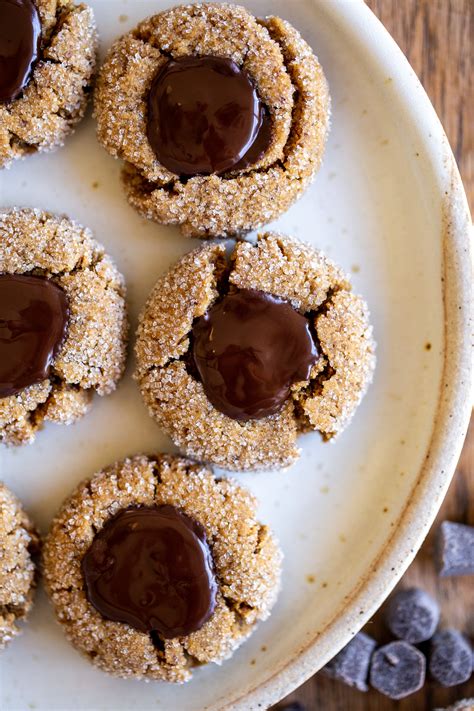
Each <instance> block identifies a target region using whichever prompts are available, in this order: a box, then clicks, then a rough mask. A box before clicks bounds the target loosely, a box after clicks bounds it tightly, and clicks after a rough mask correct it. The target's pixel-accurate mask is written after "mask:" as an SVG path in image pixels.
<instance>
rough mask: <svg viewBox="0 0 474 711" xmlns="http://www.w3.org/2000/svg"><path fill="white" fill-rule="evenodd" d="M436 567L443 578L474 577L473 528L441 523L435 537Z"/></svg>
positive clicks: (461, 524)
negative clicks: (452, 576) (454, 576)
mask: <svg viewBox="0 0 474 711" xmlns="http://www.w3.org/2000/svg"><path fill="white" fill-rule="evenodd" d="M436 567H437V568H438V573H439V575H441V577H443V578H444V577H448V576H450V575H474V526H466V525H465V524H463V523H453V522H452V521H443V523H442V524H441V526H440V527H439V529H438V532H437V537H436Z"/></svg>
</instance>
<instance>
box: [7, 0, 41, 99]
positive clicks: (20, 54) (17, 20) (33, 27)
mask: <svg viewBox="0 0 474 711" xmlns="http://www.w3.org/2000/svg"><path fill="white" fill-rule="evenodd" d="M40 40H41V22H40V18H39V14H38V10H37V9H36V6H35V4H34V2H33V1H32V0H0V103H6V102H8V101H13V100H14V99H16V98H17V97H18V96H20V94H21V92H22V91H23V89H24V88H25V87H26V85H27V84H28V82H29V80H30V78H31V74H32V72H33V67H34V65H35V62H36V61H37V59H38V55H39V50H40Z"/></svg>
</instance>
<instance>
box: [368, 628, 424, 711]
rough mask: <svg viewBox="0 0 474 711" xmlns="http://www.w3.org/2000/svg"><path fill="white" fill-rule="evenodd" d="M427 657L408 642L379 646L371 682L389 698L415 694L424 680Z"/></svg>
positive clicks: (374, 659) (373, 664) (400, 697)
mask: <svg viewBox="0 0 474 711" xmlns="http://www.w3.org/2000/svg"><path fill="white" fill-rule="evenodd" d="M425 670H426V660H425V657H424V655H423V654H422V653H421V652H420V650H419V649H417V648H416V647H413V646H412V645H411V644H409V643H408V642H401V641H400V642H399V641H397V642H390V644H386V645H385V646H384V647H380V648H379V649H377V650H376V651H375V652H374V654H373V656H372V662H371V665H370V684H371V686H373V687H374V689H377V691H380V693H381V694H385V696H388V697H389V698H390V699H403V698H405V696H409V695H410V694H414V693H415V691H418V689H421V687H422V686H423V684H424V683H425Z"/></svg>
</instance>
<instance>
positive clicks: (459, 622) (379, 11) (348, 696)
mask: <svg viewBox="0 0 474 711" xmlns="http://www.w3.org/2000/svg"><path fill="white" fill-rule="evenodd" d="M330 1H331V0H327V2H330ZM367 4H368V5H369V6H370V7H371V9H372V10H373V11H374V12H375V14H376V15H377V16H378V17H379V19H380V20H381V21H382V22H383V24H384V25H385V27H386V28H387V29H388V31H389V32H390V33H391V34H392V35H393V37H394V38H395V39H396V41H397V42H398V44H399V45H400V47H401V48H402V50H403V51H404V52H405V54H406V55H407V57H408V59H409V61H410V63H411V65H412V67H413V68H414V70H415V71H416V73H417V74H418V76H419V77H420V79H421V81H422V83H423V85H424V87H425V89H426V91H427V93H428V95H429V97H430V98H431V101H432V102H433V104H434V107H435V109H436V111H437V112H438V115H439V117H440V118H441V121H442V123H443V125H444V128H445V131H446V133H447V135H448V138H449V140H450V142H451V146H452V148H453V151H454V154H455V156H456V159H457V161H458V165H459V168H460V171H461V175H462V177H463V180H464V184H465V186H466V191H467V194H468V199H469V204H470V207H471V212H472V210H473V207H474V145H473V144H474V131H473V116H472V112H473V98H474V97H473V81H472V76H473V62H472V56H473V55H472V47H471V46H470V38H472V37H473V36H474V32H473V30H474V4H473V2H472V0H367ZM446 518H448V519H450V520H453V521H460V522H464V523H468V524H470V525H474V423H473V422H471V427H470V431H469V434H468V437H467V439H466V443H465V446H464V450H463V453H462V456H461V459H460V461H459V465H458V468H457V471H456V474H455V476H454V479H453V482H452V484H451V487H450V489H449V492H448V495H447V496H446V499H445V501H444V504H443V506H442V508H441V511H440V513H439V515H438V518H437V520H436V522H435V524H434V525H433V528H432V529H431V533H430V535H429V536H428V538H427V540H426V542H425V544H424V545H423V547H422V549H421V550H420V552H419V553H418V555H417V557H416V559H415V561H414V562H413V564H412V565H411V566H410V568H409V570H408V571H407V573H406V574H405V576H404V578H403V580H402V582H401V585H402V586H407V585H418V586H420V587H423V588H425V589H426V590H427V591H429V592H431V593H433V594H434V595H435V596H436V597H437V599H438V601H439V602H440V604H441V611H442V620H441V623H442V625H443V626H445V625H452V626H454V627H457V628H459V629H462V630H464V631H465V632H466V633H467V634H469V635H470V636H471V639H473V638H474V602H473V600H474V581H473V578H472V577H471V576H466V577H464V578H445V579H440V578H438V577H437V576H436V572H435V570H434V567H433V561H432V555H431V554H432V546H433V534H434V532H435V530H436V529H437V527H438V525H439V523H440V522H441V521H442V520H444V519H446ZM382 611H383V608H382ZM381 616H382V615H381V612H380V611H379V613H377V615H376V616H375V618H374V619H373V620H372V621H371V622H370V623H369V624H368V625H367V626H366V628H365V629H366V631H367V632H368V634H373V635H374V637H375V638H376V639H377V640H379V641H380V642H385V641H388V636H387V633H386V631H385V630H384V626H383V623H382V620H381ZM466 697H474V676H473V677H471V680H470V681H469V682H467V683H466V684H464V685H462V686H458V687H453V688H451V689H443V688H442V687H440V686H438V685H436V684H434V683H432V682H427V683H426V684H425V686H424V688H423V689H422V690H420V691H419V692H417V693H416V694H413V695H412V696H410V697H408V698H406V699H404V700H403V701H399V702H395V701H390V700H389V699H387V698H386V697H384V696H382V695H381V694H379V693H378V692H376V691H374V690H370V691H369V692H368V693H366V694H364V693H361V692H359V691H356V690H355V689H351V688H349V687H347V686H345V685H343V684H340V683H338V682H336V681H333V680H331V679H327V678H326V677H325V676H323V675H322V674H317V675H315V676H314V677H313V678H312V679H310V680H309V681H308V682H306V684H304V685H303V686H302V687H300V688H299V689H298V690H297V691H295V692H294V693H293V694H291V695H290V696H288V698H287V699H285V701H284V702H282V705H284V703H289V702H291V701H299V702H300V703H301V704H303V706H304V707H305V708H306V709H307V711H394V710H395V709H397V711H432V709H435V708H438V707H443V706H447V705H449V704H451V703H454V702H455V701H457V700H459V699H462V698H466Z"/></svg>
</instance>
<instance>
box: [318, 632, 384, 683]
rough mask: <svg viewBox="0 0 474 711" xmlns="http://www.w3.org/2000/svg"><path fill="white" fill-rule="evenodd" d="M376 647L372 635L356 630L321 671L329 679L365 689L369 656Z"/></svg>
mask: <svg viewBox="0 0 474 711" xmlns="http://www.w3.org/2000/svg"><path fill="white" fill-rule="evenodd" d="M375 647H376V642H375V640H374V639H372V637H369V635H367V634H365V633H364V632H358V633H357V634H356V636H355V637H353V638H352V639H351V641H350V642H349V644H347V645H346V646H345V647H344V649H341V651H340V652H339V654H336V656H335V657H333V659H331V661H330V662H328V663H327V664H326V666H325V667H323V669H322V671H323V672H324V673H325V674H326V675H327V676H330V677H331V679H337V680H338V681H342V682H343V683H344V684H347V685H348V686H353V687H355V688H356V689H359V691H367V689H368V688H369V687H368V686H367V675H368V672H369V665H370V658H371V656H372V653H373V651H374V649H375Z"/></svg>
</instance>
